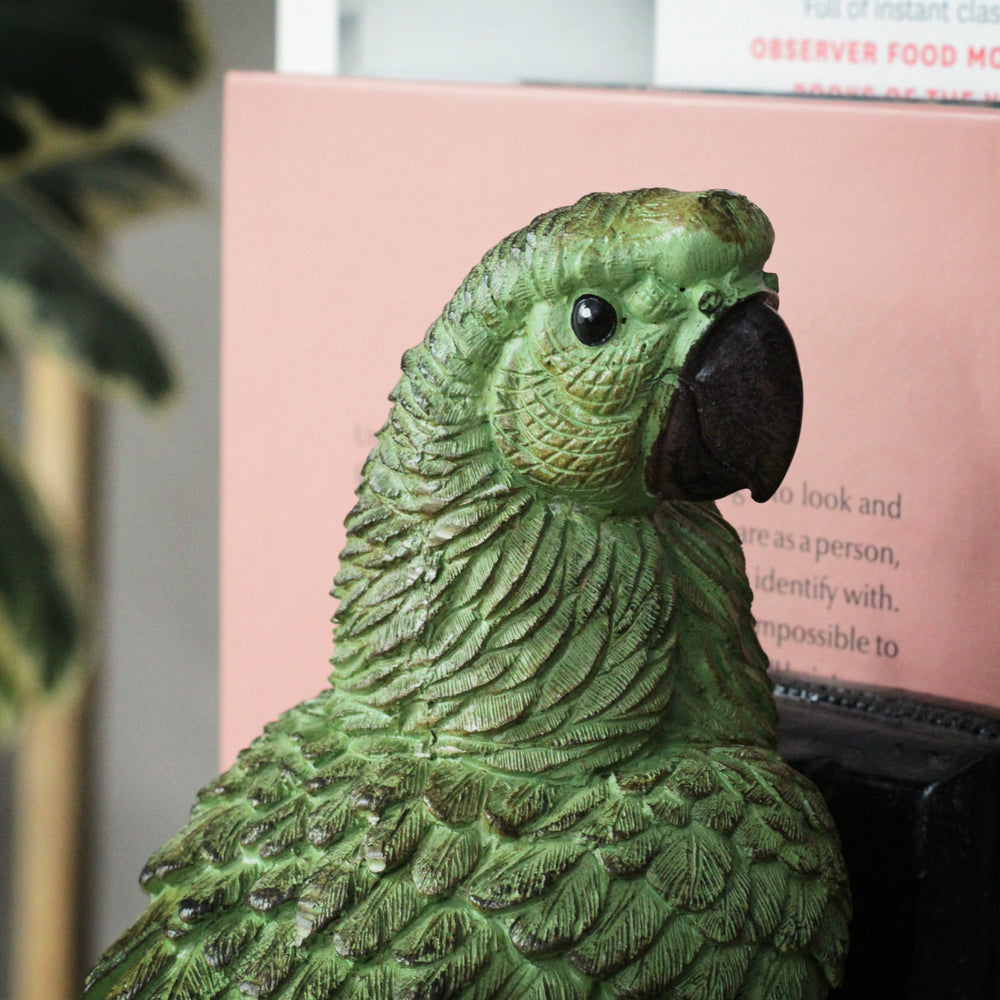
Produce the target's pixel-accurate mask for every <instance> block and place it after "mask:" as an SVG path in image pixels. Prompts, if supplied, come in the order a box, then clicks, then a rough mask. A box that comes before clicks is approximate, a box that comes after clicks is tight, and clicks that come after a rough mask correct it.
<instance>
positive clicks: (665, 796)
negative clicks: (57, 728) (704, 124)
mask: <svg viewBox="0 0 1000 1000" xmlns="http://www.w3.org/2000/svg"><path fill="white" fill-rule="evenodd" d="M771 238H772V237H771V230H770V226H769V225H768V223H767V220H766V219H765V218H764V217H763V215H762V214H761V213H760V212H759V211H758V210H757V209H756V208H755V207H754V206H752V205H751V204H750V203H749V202H747V201H746V200H745V199H742V198H740V197H739V196H737V195H732V194H730V193H727V192H707V193H704V194H693V195H688V194H682V193H678V192H672V191H666V190H659V191H645V192H630V193H626V194H624V195H593V196H589V197H588V198H585V199H583V200H582V201H581V202H579V203H578V204H577V205H575V206H572V207H570V208H568V209H559V210H556V211H554V212H551V213H548V214H547V215H544V216H540V217H539V218H538V219H536V220H535V221H534V222H533V223H532V224H531V225H530V226H528V227H527V228H526V229H524V230H521V231H520V232H518V233H515V234H514V235H512V236H510V237H508V238H507V239H506V240H503V241H502V242H501V243H500V244H498V246H497V247H495V248H494V249H493V250H492V251H490V252H489V253H488V254H487V255H486V257H485V258H484V259H483V261H482V263H481V264H479V265H478V266H477V267H476V268H474V269H473V271H472V272H471V273H470V275H469V276H468V277H467V278H466V280H465V282H464V283H463V284H462V286H461V287H460V288H459V289H458V291H457V292H456V294H455V296H454V298H453V299H452V301H451V302H450V303H449V304H448V305H447V306H446V308H445V309H444V311H443V313H442V315H441V317H440V318H439V319H438V321H437V322H436V323H435V324H434V325H433V326H432V327H431V329H430V330H429V331H428V333H427V335H426V337H425V339H424V341H423V343H422V344H421V345H419V346H417V347H415V348H414V349H412V350H411V351H409V352H407V354H406V356H405V357H404V360H403V375H402V379H401V381H400V383H399V385H398V386H397V387H396V389H395V390H394V391H393V393H392V396H391V399H392V401H393V408H392V411H391V413H390V417H389V419H388V421H387V423H386V425H385V427H384V428H383V430H382V431H381V433H380V435H379V439H378V444H377V446H376V448H375V450H374V451H373V452H372V455H371V456H370V457H369V460H368V462H367V464H366V466H365V470H364V478H363V482H362V484H361V486H360V488H359V490H358V500H357V504H356V506H355V508H354V509H353V510H352V511H351V512H350V514H349V515H348V517H347V520H346V526H347V532H348V536H347V544H346V546H345V549H344V551H343V553H342V555H341V566H340V571H339V572H338V574H337V578H336V583H335V594H336V596H337V598H338V599H339V602H340V604H339V609H338V611H337V615H336V634H335V640H336V641H335V649H334V657H333V665H334V673H333V675H332V677H331V684H332V687H331V689H330V690H327V691H325V692H323V693H321V694H320V695H319V696H317V697H316V698H314V699H312V700H311V701H308V702H304V703H303V704H301V705H299V706H297V707H296V708H294V709H292V710H290V711H289V712H286V713H285V714H284V715H283V716H281V717H280V718H279V719H278V720H277V721H275V722H274V723H271V724H270V725H269V726H268V727H266V729H265V731H264V733H263V735H262V736H260V737H259V738H258V739H257V740H256V741H255V742H254V743H253V744H252V745H251V746H250V747H249V748H247V749H246V750H245V751H243V752H242V753H241V754H240V755H239V757H238V759H237V762H236V764H235V765H234V766H233V767H232V768H231V769H230V770H229V771H228V772H227V773H225V774H224V775H222V776H221V777H220V778H218V779H217V780H216V781H214V782H212V783H211V784H209V785H207V786H206V787H205V788H204V789H202V791H201V792H200V793H199V795H198V801H197V804H196V805H195V807H194V810H193V813H192V816H191V819H190V821H189V823H188V824H187V826H186V827H185V828H184V829H183V830H182V831H181V832H180V833H178V834H177V836H176V837H174V838H173V839H172V840H170V841H169V842H168V843H167V844H166V845H165V846H164V847H163V848H161V849H160V850H159V851H158V852H156V854H155V855H154V856H153V857H152V858H151V859H150V862H149V864H148V865H147V867H146V869H145V870H144V872H143V876H142V882H143V885H144V887H145V889H146V891H147V893H149V895H150V897H151V901H150V905H149V908H148V910H147V912H146V914H145V915H144V916H143V917H141V918H140V920H139V921H138V922H137V923H136V924H135V925H134V927H133V928H131V929H130V930H129V931H128V932H126V934H125V935H123V936H122V938H121V939H120V940H119V941H118V942H116V943H115V944H114V945H113V946H112V947H111V948H110V949H109V950H108V952H107V953H106V954H105V956H104V957H103V958H102V959H101V961H100V962H99V963H98V965H97V966H96V967H95V969H94V970H93V972H92V974H91V977H90V979H89V981H88V990H89V994H88V996H89V997H90V998H91V1000H98V998H104V997H108V998H110V997H114V998H121V1000H151V998H153V997H163V998H172V1000H188V998H191V1000H194V998H197V1000H214V998H225V1000H235V998H237V997H239V996H244V997H254V998H261V1000H264V998H275V1000H341V998H342V1000H348V998H350V1000H452V998H455V1000H459V998H460V1000H493V998H496V1000H612V998H619V997H622V998H623V997H633V998H664V1000H666V998H673V1000H680V998H687V1000H692V998H696V997H697V998H705V1000H736V998H740V1000H778V998H780V997H787V998H789V1000H792V998H794V1000H814V998H816V1000H818V998H821V997H824V996H825V995H826V992H827V990H828V988H829V986H830V985H831V984H834V983H836V982H837V981H838V980H839V977H840V975H841V968H842V965H843V961H844V954H845V949H846V931H845V928H846V923H847V920H848V917H849V913H850V903H849V896H848V892H847V879H846V874H845V871H844V867H843V862H842V859H841V857H840V853H839V848H838V844H837V839H836V834H835V832H834V830H833V826H832V822H831V820H830V817H829V814H828V812H827V810H826V807H825V805H824V804H823V801H822V799H821V798H820V797H819V795H818V793H817V792H816V790H815V789H814V788H813V787H812V785H810V784H809V783H808V782H807V781H806V780H805V779H803V778H801V777H800V776H799V775H797V774H796V773H795V772H794V771H792V770H791V769H790V768H788V767H787V765H785V764H784V763H783V762H782V761H781V760H780V758H779V757H778V756H777V754H776V752H775V749H774V725H775V712H774V707H773V704H772V702H771V699H770V689H769V683H768V680H767V676H766V667H767V661H766V657H765V656H764V654H763V652H762V651H761V648H760V646H759V644H758V642H757V639H756V636H755V633H754V628H753V620H752V618H751V616H750V613H749V606H750V599H751V595H750V591H749V587H748V585H747V581H746V576H745V573H744V569H743V559H742V553H741V551H740V547H739V542H738V540H737V537H736V535H735V533H734V532H733V530H732V529H731V528H730V527H729V526H728V525H727V524H726V523H725V522H724V521H723V520H722V519H721V517H720V516H719V514H718V511H717V510H716V509H715V507H714V505H713V504H712V503H710V502H705V501H701V500H697V499H695V500H686V499H673V500H666V499H662V498H660V497H659V496H658V495H656V491H655V490H651V489H650V488H649V487H648V476H649V475H650V473H649V471H648V468H647V463H646V456H648V455H650V454H651V452H652V451H654V450H655V449H656V448H658V447H660V445H659V444H658V443H657V442H658V441H659V440H660V438H659V437H658V435H660V434H661V431H662V429H663V425H664V421H665V420H666V419H667V418H666V414H668V413H669V412H670V406H671V400H672V397H673V395H674V394H675V393H676V392H678V391H679V384H680V381H681V377H682V373H683V372H684V370H685V369H684V363H685V358H686V357H687V356H688V354H689V353H690V352H691V351H692V349H693V347H694V345H696V344H697V343H699V340H700V338H702V337H703V335H705V333H706V331H707V330H709V329H710V327H711V324H712V323H713V322H715V320H714V317H716V316H718V315H719V314H720V313H721V312H722V311H724V309H726V308H728V307H730V306H733V305H734V304H738V303H741V302H744V301H746V300H748V299H753V298H754V297H755V296H762V295H767V294H770V293H769V292H768V291H767V290H768V289H769V288H770V287H771V284H773V283H771V284H769V280H768V279H767V278H766V277H765V276H764V275H763V272H762V271H761V267H762V265H763V263H764V261H765V260H766V258H767V254H768V252H769V250H770V244H771ZM584 295H590V296H602V297H603V300H605V304H607V303H608V302H611V303H613V304H614V308H615V310H616V314H615V315H616V317H617V318H618V333H616V334H615V336H614V337H613V338H611V339H610V340H608V342H607V343H602V345H601V346H599V347H596V348H595V347H594V346H590V345H588V344H587V343H586V342H584V341H583V338H580V339H578V337H579V335H578V334H577V336H574V330H573V329H571V324H570V320H569V316H570V313H571V311H572V310H573V309H574V308H575V307H574V305H573V303H574V301H575V300H577V299H578V298H579V297H580V296H584ZM705 303H709V304H710V305H711V309H709V308H708V307H707V306H704V304H705ZM699 304H701V305H699ZM685 377H686V376H685ZM717 495H718V494H717Z"/></svg>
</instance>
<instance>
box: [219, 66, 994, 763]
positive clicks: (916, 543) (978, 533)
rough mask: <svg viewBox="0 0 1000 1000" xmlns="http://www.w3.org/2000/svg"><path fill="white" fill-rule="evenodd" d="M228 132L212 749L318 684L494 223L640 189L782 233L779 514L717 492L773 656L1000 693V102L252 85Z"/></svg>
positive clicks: (775, 262) (499, 233) (918, 688)
mask: <svg viewBox="0 0 1000 1000" xmlns="http://www.w3.org/2000/svg"><path fill="white" fill-rule="evenodd" d="M224 142H225V157H224V205H223V217H224V223H223V229H224V232H223V283H224V284H223V350H222V368H223V385H222V553H221V624H220V629H221V686H222V687H221V693H222V704H221V754H222V759H223V763H224V764H228V763H229V762H230V761H231V760H232V758H233V756H234V755H235V753H236V752H237V750H239V748H240V747H242V746H244V745H245V744H246V743H248V742H249V741H250V740H251V739H252V738H253V737H254V736H255V735H256V734H257V733H258V732H259V731H260V728H261V726H262V725H263V724H264V723H265V722H266V721H268V720H269V719H271V718H273V717H275V716H276V715H277V714H278V713H279V712H280V711H282V710H284V709H285V708H288V707H290V706H291V705H293V704H295V703H296V702H298V701H300V700H302V699H303V698H306V697H309V696H311V695H313V694H315V693H316V692H318V691H319V690H321V689H322V688H323V687H324V686H325V685H326V678H327V675H328V673H329V664H328V659H329V656H330V653H331V648H332V637H331V626H330V617H331V615H332V613H333V610H334V602H333V600H332V598H331V597H330V596H329V590H330V586H331V582H332V579H333V576H334V573H335V572H336V568H337V560H338V553H339V551H340V549H341V547H342V545H343V542H344V531H343V519H344V516H345V515H346V513H347V512H348V510H349V509H350V508H351V506H352V504H353V500H354V497H353V491H354V489H355V487H356V486H357V483H358V480H359V475H360V469H361V464H362V462H363V460H364V457H365V455H366V454H367V452H368V450H369V449H370V447H371V445H372V442H373V437H372V436H373V433H374V431H375V430H377V429H378V427H380V426H381V424H382V423H383V421H384V420H385V417H386V414H387V412H388V404H387V402H386V397H387V395H388V393H389V391H390V390H391V388H392V387H393V385H394V384H395V382H396V379H397V377H398V372H399V359H400V356H401V354H402V352H403V351H404V350H405V349H406V348H407V347H409V346H411V345H412V344H414V343H416V342H417V341H418V340H419V339H420V338H421V337H422V336H423V333H424V331H425V330H426V328H427V327H428V325H429V324H430V323H431V322H432V321H433V320H434V318H435V317H436V316H437V315H438V313H439V312H440V310H441V307H442V306H443V305H444V303H445V302H447V300H448V299H449V298H450V296H451V294H452V292H453V291H454V289H455V288H456V287H457V285H458V284H459V282H460V281H461V280H462V278H463V277H464V275H465V274H466V272H467V271H468V270H469V269H470V268H471V267H472V266H473V265H474V264H475V263H476V262H477V261H478V260H479V258H480V257H481V256H482V254H483V253H484V252H485V251H486V250H487V249H489V247H491V246H492V245H493V244H494V243H496V242H497V241H498V240H499V239H501V238H502V237H503V236H505V235H507V234H508V233H509V232H512V231H513V230H515V229H518V228H520V227H521V226H523V225H525V224H526V223H527V222H528V221H529V220H530V219H531V218H532V217H533V216H535V215H536V214H538V213H540V212H542V211H545V210H547V209H550V208H553V207H555V206H557V205H564V204H568V203H570V202H572V201H575V200H576V199H577V198H579V197H580V196H581V195H583V194H586V193H588V192H590V191H596V190H624V189H628V188H637V187H648V186H665V187H674V188H680V189H684V190H695V189H701V188H709V187H724V188H731V189H734V190H737V191H740V192H742V193H744V194H746V195H747V196H748V197H750V198H751V199H752V200H753V201H755V202H756V203H757V204H758V205H760V206H761V207H762V208H763V209H764V211H765V212H766V213H767V214H768V216H769V217H770V218H771V220H772V222H773V223H774V227H775V230H776V233H777V238H776V243H775V249H774V253H773V256H772V259H771V264H770V265H769V266H770V267H771V268H772V269H773V270H775V271H777V272H778V274H779V276H780V281H781V313H782V315H783V316H784V318H785V321H786V322H787V323H788V325H789V327H790V328H791V330H792V333H793V335H794V337H795V339H796V344H797V347H798V350H799V358H800V362H801V365H802V370H803V379H804V383H805V393H806V403H805V415H804V423H803V430H802V437H801V441H800V445H799V450H798V453H797V455H796V458H795V460H794V462H793V464H792V467H791V469H790V471H789V473H788V476H787V477H786V480H785V484H784V485H783V487H782V488H781V490H780V491H779V492H778V494H777V495H776V497H775V498H774V499H773V500H771V501H770V502H769V503H767V504H764V505H757V504H754V503H753V502H751V501H750V500H749V498H748V497H745V496H743V495H737V496H736V497H733V498H729V499H726V500H724V501H721V503H720V506H721V507H722V509H723V511H724V513H725V514H726V516H727V517H728V518H729V519H730V521H732V523H733V524H734V525H735V526H736V527H737V529H738V530H739V531H740V533H741V535H742V536H743V538H744V542H745V550H746V556H747V569H748V573H749V576H750V581H751V584H752V585H753V587H754V590H755V594H756V597H755V601H754V612H755V615H756V617H757V619H758V632H759V635H760V637H761V641H762V642H763V644H764V647H765V649H766V650H767V651H768V654H769V656H770V657H771V659H772V662H773V666H774V669H775V670H777V671H781V670H793V671H796V672H800V673H807V674H818V675H822V676H825V677H834V678H838V679H840V680H841V681H844V682H859V683H869V684H877V685H882V686H887V687H901V688H906V689H909V690H911V691H914V692H927V693H931V694H935V695H939V696H945V697H950V698H956V699H960V700H964V701H971V702H975V703H980V704H985V705H992V706H1000V613H998V611H1000V527H998V517H997V514H998V512H1000V502H998V497H1000V406H998V402H1000V344H998V337H997V325H998V318H1000V282H998V281H997V280H996V279H995V276H996V275H997V274H998V273H1000V238H998V235H997V234H998V232H1000V184H998V183H997V177H998V176H1000V116H998V115H997V113H996V112H994V111H990V110H983V109H969V108H953V107H933V106H919V107H918V106H908V105H899V104H882V103H868V102H864V103H861V102H858V103H853V102H842V103H841V102H836V103H832V102H831V103H827V102H817V101H809V100H795V99H787V98H785V99H783V98H756V97H737V96H705V95H682V94H669V93H663V92H655V91H622V90H583V89H570V88H565V89H564V88H532V87H516V88H514V87H510V88H506V87H492V86H462V85H445V84H440V85H438V84H416V83H398V82H378V81H364V80H350V79H336V78H334V79H307V78H289V77H279V76H273V75H263V74H261V75H253V74H236V75H233V76H232V77H230V79H229V81H228V85H227V95H226V121H225V140H224Z"/></svg>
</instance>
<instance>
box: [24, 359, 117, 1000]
mask: <svg viewBox="0 0 1000 1000" xmlns="http://www.w3.org/2000/svg"><path fill="white" fill-rule="evenodd" d="M24 406H25V423H24V451H25V462H26V465H27V468H28V472H29V474H30V475H31V477H32V479H33V481H34V484H35V487H36V489H37V490H38V493H39V496H40V497H41V499H42V502H43V504H44V505H45V508H46V512H47V514H48V516H49V518H50V520H51V521H52V523H53V525H54V527H55V529H56V531H57V533H58V535H59V536H60V537H61V538H62V539H63V541H64V544H65V548H66V551H67V554H68V559H69V565H68V566H67V570H68V575H69V579H70V580H71V581H72V583H73V585H74V587H75V588H76V590H77V594H78V597H79V606H80V608H81V619H82V622H83V624H84V628H85V634H84V640H83V641H84V653H83V656H82V658H81V663H80V664H79V666H78V667H77V669H75V670H73V671H72V672H71V675H70V676H69V677H68V678H67V679H66V680H64V681H63V682H62V684H61V688H60V690H59V692H58V694H57V696H56V697H54V698H46V699H39V700H38V701H37V702H36V704H35V705H33V706H32V707H31V708H30V710H29V711H28V712H27V714H26V717H25V720H24V730H23V733H22V738H21V740H20V742H19V747H18V767H17V783H16V786H15V806H14V810H15V834H14V836H15V840H14V851H15V856H14V866H13V868H14V883H15V884H14V908H13V913H14V918H13V932H14V940H13V954H14V970H13V971H14V994H13V995H14V996H15V997H17V998H18V1000H71V998H73V997H76V996H78V995H79V993H80V988H81V982H80V974H81V969H80V959H81V950H82V949H81V920H80V899H81V879H80V875H81V870H82V866H81V863H80V861H81V851H82V847H83V844H84V836H83V805H84V778H85V773H86V769H85V760H86V752H85V732H86V727H85V718H86V703H87V698H86V693H87V691H88V689H89V682H90V675H91V673H92V671H91V669H90V668H91V667H92V666H93V664H92V662H91V660H92V655H91V651H92V644H91V642H90V639H91V637H90V636H89V635H87V634H86V625H87V623H88V622H90V621H91V620H92V617H93V616H92V611H93V607H92V604H93V602H92V592H93V587H92V583H91V581H92V579H93V572H94V541H95V534H96V531H95V520H96V516H95V505H94V503H93V488H94V478H95V477H94V474H93V473H94V452H95V442H96V424H97V421H96V406H95V404H94V403H93V401H92V400H91V398H90V397H89V396H88V394H87V393H86V392H85V391H84V390H83V389H82V388H81V387H80V385H79V383H78V382H77V381H76V380H75V379H74V378H73V377H72V375H71V374H70V369H69V367H68V366H67V365H66V364H65V362H63V361H62V360H61V359H59V358H57V357H55V356H53V355H50V354H47V353H44V352H36V353H35V354H34V355H33V356H32V357H31V358H30V359H29V361H28V362H27V364H26V371H25V397H24Z"/></svg>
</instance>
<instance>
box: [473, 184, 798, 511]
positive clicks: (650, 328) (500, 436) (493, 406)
mask: <svg viewBox="0 0 1000 1000" xmlns="http://www.w3.org/2000/svg"><path fill="white" fill-rule="evenodd" d="M772 242H773V231H772V229H771V226H770V223H769V222H768V220H767V218H766V217H765V216H764V214H763V213H762V212H761V211H760V210H759V209H758V208H757V207H756V206H755V205H753V204H752V203H751V202H749V201H748V200H747V199H746V198H744V197H742V196H740V195H737V194H734V193H732V192H729V191H721V190H715V191H705V192H694V193H687V192H679V191H673V190H669V189H656V190H644V191H632V192H626V193H624V194H595V195H589V196H587V197H585V198H583V199H581V200H580V201H578V202H577V203H576V204H575V205H572V206H570V207H569V208H563V209H557V210H556V211H554V212H550V213H547V214H546V215H543V216H539V217H538V218H537V219H535V220H534V222H532V223H531V225H529V226H528V227H527V228H526V229H524V230H521V231H520V232H519V233H516V234H514V236H512V237H509V238H508V239H507V240H505V241H503V242H502V243H501V244H499V245H498V247H496V248H495V249H494V250H493V251H492V252H491V253H490V254H488V255H487V257H486V258H485V259H484V262H483V264H482V265H480V268H479V269H477V270H478V271H480V272H481V273H480V274H477V271H473V273H472V274H471V275H470V276H469V280H468V281H467V283H466V290H467V298H466V304H469V299H468V296H469V295H471V297H472V298H473V299H474V300H475V303H476V305H477V307H478V310H477V311H478V313H479V314H480V315H482V316H484V317H486V318H487V319H488V320H489V319H490V318H491V317H492V324H491V325H493V326H494V327H496V326H500V327H503V328H504V330H505V335H504V336H503V337H502V338H499V339H497V340H496V341H495V343H496V345H497V347H496V350H497V353H498V356H497V357H496V360H495V361H494V363H493V364H492V365H491V366H490V368H489V374H488V376H487V382H488V389H487V398H486V400H485V404H484V406H485V410H486V412H487V413H488V414H489V420H490V425H491V427H492V431H493V438H494V441H495V444H496V448H497V450H498V451H499V453H500V454H501V455H502V457H503V461H505V462H506V463H507V465H508V467H509V469H510V470H511V472H512V474H513V475H514V476H516V477H523V479H524V480H526V481H528V482H529V483H531V484H533V485H536V486H538V487H540V488H542V489H547V490H551V491H554V492H557V493H559V494H561V495H567V494H568V495H570V496H572V497H575V498H578V499H586V500H588V501H590V502H595V503H598V504H605V505H609V506H613V507H615V508H618V509H620V508H621V507H622V505H625V506H627V507H633V508H634V507H636V506H639V507H641V506H644V505H649V504H651V503H654V502H655V501H656V500H658V499H666V500H711V499H717V498H719V497H722V496H725V495H727V494H729V493H732V492H734V491H736V490H739V489H743V488H749V489H750V491H751V493H752V496H753V498H754V499H755V500H758V501H763V500H766V499H768V497H770V496H771V495H772V494H773V493H774V491H775V490H776V489H777V488H778V485H779V484H780V482H781V480H782V478H783V477H784V475H785V472H786V471H787V469H788V466H789V464H790V462H791V459H792V455H793V453H794V451H795V447H796V444H797V441H798V435H799V427H800V424H801V418H802V382H801V376H800V373H799V366H798V361H797V358H796V353H795V348H794V346H793V344H792V340H791V337H790V335H789V333H788V330H787V328H786V326H785V324H784V323H783V321H782V320H781V318H780V317H779V316H778V314H777V313H776V312H775V307H776V306H777V295H776V284H777V283H776V280H775V277H774V275H771V274H768V273H766V272H764V271H763V270H762V268H763V265H764V262H765V261H766V260H767V257H768V255H769V253H770V250H771V245H772Z"/></svg>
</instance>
